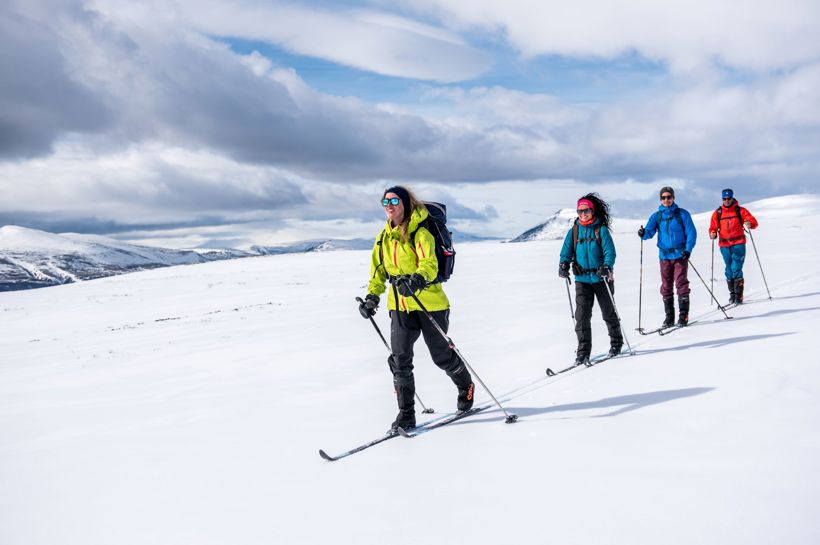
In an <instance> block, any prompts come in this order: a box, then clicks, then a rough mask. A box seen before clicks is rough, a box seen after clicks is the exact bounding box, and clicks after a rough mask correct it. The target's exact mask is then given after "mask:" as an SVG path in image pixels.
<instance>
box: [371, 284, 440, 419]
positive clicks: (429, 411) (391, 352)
mask: <svg viewBox="0 0 820 545" xmlns="http://www.w3.org/2000/svg"><path fill="white" fill-rule="evenodd" d="M356 300H357V301H358V302H359V304H360V305H363V304H364V301H362V298H361V297H356ZM370 323H371V324H373V327H374V328H376V333H378V334H379V338H381V340H382V342H383V343H384V346H385V348H387V351H388V352H390V357H391V358H392V357H393V350H391V349H390V345H389V344H387V340H386V339H385V338H384V335H382V330H381V329H379V326H378V325H376V320H374V319H373V316H370ZM413 393H414V394H415V396H416V399H417V400H418V402H419V405H421V408H422V409H423V410H422V411H421V412H422V413H426V414H431V413H434V412H436V411H434V410H433V409H432V407H431V408H429V409H428V408H427V407H425V406H424V402H423V401H422V400H421V398H420V397H419V394H417V393H415V392H413Z"/></svg>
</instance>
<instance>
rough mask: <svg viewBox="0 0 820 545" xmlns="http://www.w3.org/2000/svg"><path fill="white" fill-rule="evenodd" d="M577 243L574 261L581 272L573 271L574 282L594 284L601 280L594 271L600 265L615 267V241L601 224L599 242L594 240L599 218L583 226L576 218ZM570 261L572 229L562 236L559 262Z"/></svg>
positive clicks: (599, 221)
mask: <svg viewBox="0 0 820 545" xmlns="http://www.w3.org/2000/svg"><path fill="white" fill-rule="evenodd" d="M575 221H576V223H578V244H577V245H576V246H575V262H576V263H577V264H578V266H579V267H580V268H581V274H577V272H576V271H573V272H574V273H575V281H576V282H584V283H587V284H595V283H596V282H600V281H601V277H600V276H598V275H597V274H596V273H595V271H597V270H598V267H600V266H601V265H604V264H606V265H608V266H609V267H610V268H614V267H615V242H613V240H612V235H611V234H610V232H609V229H608V228H607V227H605V226H603V225H601V231H600V234H601V244H598V242H597V241H596V240H595V226H596V225H599V224H600V223H601V220H599V219H596V220H595V221H594V222H592V224H590V225H587V226H584V225H581V223H580V222H578V220H575ZM570 261H572V229H570V230H569V231H568V232H567V236H566V237H565V238H564V246H563V247H562V248H561V262H562V263H569V262H570Z"/></svg>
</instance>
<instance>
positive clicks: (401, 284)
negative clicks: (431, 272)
mask: <svg viewBox="0 0 820 545" xmlns="http://www.w3.org/2000/svg"><path fill="white" fill-rule="evenodd" d="M426 287H427V281H426V280H425V279H424V277H423V276H422V275H420V274H419V273H413V274H411V275H405V276H400V277H399V278H398V279H397V280H396V288H397V289H398V290H399V293H400V294H402V295H404V296H405V297H410V296H412V295H413V294H414V293H416V292H417V291H419V290H423V289H424V288H426Z"/></svg>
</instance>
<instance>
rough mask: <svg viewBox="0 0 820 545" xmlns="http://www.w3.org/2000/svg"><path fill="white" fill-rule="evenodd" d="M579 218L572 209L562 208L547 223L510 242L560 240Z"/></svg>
mask: <svg viewBox="0 0 820 545" xmlns="http://www.w3.org/2000/svg"><path fill="white" fill-rule="evenodd" d="M576 217H577V215H576V213H575V210H574V209H572V208H562V209H560V210H558V211H557V212H556V213H555V214H553V215H552V216H550V217H549V218H548V219H547V221H545V222H544V223H541V224H539V225H536V226H535V227H533V228H532V229H529V230H527V231H525V232H523V233H521V234H520V235H518V236H517V237H515V238H514V239H512V240H510V242H529V241H532V240H560V239H562V238H564V237H565V236H566V234H567V230H568V229H569V228H570V226H572V222H573V221H575V218H576Z"/></svg>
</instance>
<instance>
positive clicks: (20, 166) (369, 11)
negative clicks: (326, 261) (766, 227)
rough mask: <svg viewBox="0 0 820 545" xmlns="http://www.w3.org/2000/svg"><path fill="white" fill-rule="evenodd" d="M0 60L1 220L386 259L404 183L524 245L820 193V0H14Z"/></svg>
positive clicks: (478, 228)
mask: <svg viewBox="0 0 820 545" xmlns="http://www.w3.org/2000/svg"><path fill="white" fill-rule="evenodd" d="M0 51H5V52H6V54H0V77H2V78H3V81H4V83H5V85H3V86H0V103H2V104H3V105H4V107H3V108H2V111H0V224H4V223H15V224H19V225H24V226H31V227H37V228H44V229H47V230H55V231H57V230H59V231H66V230H76V231H80V232H95V233H100V234H109V235H112V236H116V237H119V238H126V239H129V240H135V241H142V242H147V243H153V244H157V245H161V246H174V247H190V246H217V245H230V246H241V247H247V246H250V245H252V244H272V243H276V242H285V241H291V240H298V239H304V238H325V237H337V238H350V237H369V236H373V232H374V230H376V229H378V225H379V224H380V223H381V221H382V212H381V210H380V208H379V206H378V198H379V196H380V194H381V190H382V189H383V188H385V187H387V186H389V185H393V184H395V183H404V184H407V185H410V186H411V187H413V188H415V189H416V190H417V191H418V192H419V193H420V194H421V195H422V197H424V198H427V199H430V200H433V199H436V200H441V201H445V202H447V203H448V204H450V206H451V210H452V211H453V217H452V221H453V223H454V226H455V227H456V228H457V229H460V230H463V231H471V232H474V233H476V234H482V235H493V236H502V237H511V236H515V235H517V234H519V233H520V232H522V231H524V230H526V229H527V228H529V227H531V226H532V225H534V224H536V223H538V222H539V221H542V220H543V218H545V217H547V216H548V215H550V214H552V213H553V212H554V211H555V210H557V209H558V208H561V207H571V206H573V205H574V200H575V199H576V198H577V196H579V195H581V194H583V193H586V192H588V191H598V192H600V193H601V195H602V196H603V197H604V198H607V199H609V200H610V201H611V203H612V205H613V208H614V210H615V211H616V213H617V214H619V215H622V216H632V217H642V216H645V215H648V214H649V213H650V212H651V211H652V209H654V208H655V207H656V206H657V190H658V188H659V187H661V186H663V185H673V186H675V187H676V188H677V189H678V190H679V195H680V198H679V202H680V203H681V204H684V203H685V204H686V206H687V207H688V208H690V209H691V210H692V211H695V212H697V211H704V210H708V209H710V208H712V207H713V206H716V201H717V196H719V192H720V189H722V188H723V187H733V188H734V189H735V190H736V192H737V193H738V195H739V198H741V199H742V200H743V201H749V200H754V199H758V198H762V197H767V196H773V195H779V194H786V193H801V192H814V191H816V187H817V186H818V185H817V180H818V173H820V158H818V155H817V151H816V150H817V149H818V148H820V108H819V107H818V104H820V4H818V3H817V2H814V1H812V0H784V1H780V2H773V1H771V2H769V1H761V2H754V3H749V2H741V1H739V0H726V1H725V2H721V3H720V4H715V3H711V2H694V3H693V2H682V1H677V0H668V1H667V2H664V3H663V4H662V5H661V4H657V3H647V2H642V1H637V0H635V1H626V2H619V3H617V5H615V4H613V3H611V2H608V1H604V0H581V1H579V2H575V3H572V4H567V3H566V2H557V1H551V0H543V1H538V2H536V1H534V0H510V1H509V2H504V3H500V2H497V1H491V0H469V1H468V0H397V1H393V2H386V1H383V0H371V1H359V2H352V1H346V2H299V1H289V2H280V1H273V0H267V1H262V0H237V1H234V2H230V3H228V2H225V1H222V0H199V1H194V0H168V1H159V0H146V1H145V2H140V3H134V2H129V1H126V0H90V1H85V0H83V1H80V0H68V1H57V0H27V1H22V0H11V1H10V2H8V3H4V4H3V6H2V7H0ZM19 51H26V52H27V55H18V54H14V53H13V52H19ZM374 203H375V204H374Z"/></svg>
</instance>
